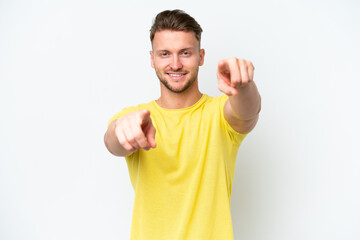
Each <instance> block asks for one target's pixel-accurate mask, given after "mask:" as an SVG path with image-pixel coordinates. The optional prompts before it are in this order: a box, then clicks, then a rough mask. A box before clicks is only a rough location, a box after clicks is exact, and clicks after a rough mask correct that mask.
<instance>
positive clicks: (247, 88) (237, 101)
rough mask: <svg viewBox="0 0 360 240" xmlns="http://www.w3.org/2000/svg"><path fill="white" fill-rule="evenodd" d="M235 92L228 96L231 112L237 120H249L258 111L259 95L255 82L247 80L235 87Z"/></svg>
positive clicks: (259, 106)
mask: <svg viewBox="0 0 360 240" xmlns="http://www.w3.org/2000/svg"><path fill="white" fill-rule="evenodd" d="M236 90H237V94H236V95H233V96H230V97H229V101H230V105H231V109H232V111H233V113H234V114H235V115H236V117H237V118H238V119H239V120H251V119H253V118H255V117H257V115H258V114H259V112H260V109H261V97H260V94H259V92H258V90H257V87H256V85H255V82H253V81H252V82H249V83H248V84H246V85H244V86H238V87H237V88H236Z"/></svg>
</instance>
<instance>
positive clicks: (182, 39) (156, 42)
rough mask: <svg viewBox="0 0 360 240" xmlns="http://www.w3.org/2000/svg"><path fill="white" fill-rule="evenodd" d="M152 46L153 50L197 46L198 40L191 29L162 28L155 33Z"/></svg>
mask: <svg viewBox="0 0 360 240" xmlns="http://www.w3.org/2000/svg"><path fill="white" fill-rule="evenodd" d="M152 46H153V49H154V50H165V49H166V50H177V49H184V48H197V47H198V46H199V41H198V40H197V39H196V37H195V33H194V32H192V31H190V32H185V31H173V30H162V31H157V32H156V33H155V36H154V39H153V41H152Z"/></svg>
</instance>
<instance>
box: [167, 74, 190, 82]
mask: <svg viewBox="0 0 360 240" xmlns="http://www.w3.org/2000/svg"><path fill="white" fill-rule="evenodd" d="M186 74H187V73H167V75H169V76H170V77H171V78H172V79H174V80H180V79H182V78H183V77H184V76H185V75H186Z"/></svg>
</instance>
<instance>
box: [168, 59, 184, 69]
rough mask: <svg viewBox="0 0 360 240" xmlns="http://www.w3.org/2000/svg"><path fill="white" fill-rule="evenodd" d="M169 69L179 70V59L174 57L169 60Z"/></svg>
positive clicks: (180, 65)
mask: <svg viewBox="0 0 360 240" xmlns="http://www.w3.org/2000/svg"><path fill="white" fill-rule="evenodd" d="M170 67H171V69H172V70H174V71H176V70H179V69H181V68H182V67H183V66H182V63H181V61H180V59H179V57H178V56H174V57H173V58H172V59H171V63H170Z"/></svg>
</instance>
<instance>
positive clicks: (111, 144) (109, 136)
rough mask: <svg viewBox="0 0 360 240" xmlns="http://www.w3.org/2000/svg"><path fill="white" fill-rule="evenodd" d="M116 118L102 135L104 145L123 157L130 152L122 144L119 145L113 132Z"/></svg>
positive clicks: (114, 153)
mask: <svg viewBox="0 0 360 240" xmlns="http://www.w3.org/2000/svg"><path fill="white" fill-rule="evenodd" d="M115 127H116V120H114V121H112V122H111V123H110V125H109V127H108V130H107V131H106V133H105V136H104V142H105V146H106V148H107V149H108V151H109V152H110V153H111V154H113V155H115V156H119V157H125V156H128V155H130V154H131V152H130V151H128V150H126V149H125V148H124V147H123V146H121V145H120V143H119V140H118V138H117V137H116V134H115Z"/></svg>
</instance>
